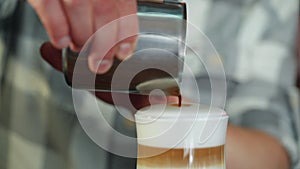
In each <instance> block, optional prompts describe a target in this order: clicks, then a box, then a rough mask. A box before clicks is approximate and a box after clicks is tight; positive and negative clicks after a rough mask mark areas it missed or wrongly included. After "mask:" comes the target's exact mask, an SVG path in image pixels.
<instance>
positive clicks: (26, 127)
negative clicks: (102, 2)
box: [0, 0, 300, 169]
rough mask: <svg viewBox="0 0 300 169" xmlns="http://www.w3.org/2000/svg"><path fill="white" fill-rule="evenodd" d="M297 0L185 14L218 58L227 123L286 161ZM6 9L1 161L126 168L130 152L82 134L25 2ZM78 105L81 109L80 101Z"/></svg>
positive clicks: (294, 105)
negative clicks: (273, 144)
mask: <svg viewBox="0 0 300 169" xmlns="http://www.w3.org/2000/svg"><path fill="white" fill-rule="evenodd" d="M0 2H1V3H0V4H4V2H6V5H7V6H14V5H13V4H11V5H8V4H9V3H14V2H15V1H11V0H7V1H5V0H0ZM298 3H299V2H298V1H297V0H291V1H289V3H287V2H285V1H277V0H261V1H256V0H245V1H240V0H227V1H223V0H211V1H209V0H203V1H202V0H201V1H198V0H188V7H189V8H190V9H189V12H190V13H189V18H190V19H191V22H192V23H193V24H195V25H197V26H198V27H199V28H201V29H202V30H203V31H204V32H205V33H206V35H207V36H208V37H209V39H210V40H211V41H212V43H213V44H214V45H215V47H216V49H217V51H218V52H219V54H220V56H221V57H222V60H223V64H224V66H225V70H226V75H227V79H228V83H227V85H228V86H227V88H228V91H227V92H228V100H227V105H226V111H227V112H228V113H229V114H230V119H231V123H235V124H238V125H241V126H245V127H251V128H257V129H259V130H262V131H265V132H268V133H270V134H272V135H273V136H275V137H276V138H278V140H279V141H280V142H281V143H282V144H283V146H284V147H285V148H286V149H287V151H288V152H289V155H290V158H291V160H292V165H293V168H295V169H298V168H300V166H299V158H300V157H299V147H300V143H299V131H300V130H299V129H300V127H299V125H300V123H299V119H300V118H299V107H298V106H299V98H298V97H299V96H298V92H299V91H297V89H295V87H294V84H295V78H294V77H295V73H294V72H295V60H294V59H295V57H294V51H295V37H296V25H297V16H298V13H297V12H298V6H299V4H298ZM0 9H2V8H1V7H0ZM15 11H16V12H15V13H14V14H13V15H11V16H10V17H8V18H6V19H2V20H1V21H0V23H1V24H0V27H1V40H0V54H1V55H0V65H1V66H0V76H1V86H0V87H1V93H0V94H1V97H0V101H1V102H0V108H1V109H0V169H18V168H20V169H26V168H28V169H47V168H51V169H52V168H57V169H59V168H62V169H66V168H72V169H75V168H88V169H93V168H97V169H102V168H103V169H104V168H109V169H112V168H123V169H124V168H134V167H135V161H134V159H127V158H122V157H119V156H114V155H112V154H109V153H107V152H106V151H105V150H103V149H101V148H100V147H98V146H97V145H96V144H95V143H93V141H92V140H91V139H90V138H89V137H88V136H87V135H86V134H85V132H84V131H83V129H82V128H81V126H80V124H79V122H78V119H77V117H76V115H75V113H74V108H73V103H72V94H71V90H70V88H68V87H67V86H66V84H65V82H64V78H63V76H62V74H60V73H59V72H57V71H55V70H53V69H52V68H51V67H50V66H49V65H47V64H46V63H45V62H44V61H43V60H42V59H41V58H40V56H39V46H40V45H41V43H42V42H43V41H45V40H47V39H48V38H47V36H46V33H45V31H44V29H43V28H42V25H41V23H40V22H39V20H38V18H37V16H36V15H35V13H34V12H33V10H32V9H31V8H30V7H29V5H28V4H25V3H19V4H18V6H17V9H16V10H15ZM5 15H7V13H5ZM0 18H1V17H0ZM195 38H196V37H195ZM194 45H195V47H197V44H194ZM187 63H188V64H189V65H190V66H191V68H192V69H193V71H194V72H196V74H197V77H198V83H199V84H201V85H199V86H201V87H200V92H203V93H207V90H208V88H206V87H205V86H209V82H208V81H207V78H206V74H205V72H203V70H204V69H203V68H202V67H201V66H200V65H201V63H198V62H197V59H195V58H193V56H189V57H187ZM205 84H208V85H205ZM202 86H203V87H202ZM82 99H83V100H84V98H82ZM209 99H210V97H209V96H208V97H207V98H206V100H207V101H209ZM203 102H205V97H204V99H203ZM99 105H100V106H101V107H103V108H104V109H105V110H106V112H105V113H107V114H109V115H114V116H110V117H112V118H109V119H110V120H109V121H110V123H111V124H116V125H114V126H115V128H116V129H117V130H118V131H120V132H123V133H127V134H128V135H134V133H135V131H134V129H133V127H132V126H134V125H129V123H128V122H126V121H125V119H124V118H121V117H120V116H118V113H115V110H114V108H112V107H111V106H109V105H106V104H104V103H102V102H101V101H99ZM82 109H84V110H86V111H89V109H90V108H89V104H88V103H85V104H82ZM107 139H108V140H111V138H107Z"/></svg>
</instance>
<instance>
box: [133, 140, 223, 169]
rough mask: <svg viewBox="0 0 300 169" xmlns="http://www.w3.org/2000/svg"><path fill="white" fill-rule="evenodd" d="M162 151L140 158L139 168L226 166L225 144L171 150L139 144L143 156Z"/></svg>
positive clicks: (166, 168)
mask: <svg viewBox="0 0 300 169" xmlns="http://www.w3.org/2000/svg"><path fill="white" fill-rule="evenodd" d="M161 151H164V153H161V154H158V155H156V156H152V157H147V158H139V159H138V162H137V168H139V169H144V168H164V169H168V168H207V169H211V168H218V169H223V168H225V158H224V145H221V146H217V147H210V148H195V149H170V150H164V149H163V148H157V147H149V146H144V145H139V146H138V154H139V155H141V156H147V155H148V154H149V153H150V154H157V153H156V152H161Z"/></svg>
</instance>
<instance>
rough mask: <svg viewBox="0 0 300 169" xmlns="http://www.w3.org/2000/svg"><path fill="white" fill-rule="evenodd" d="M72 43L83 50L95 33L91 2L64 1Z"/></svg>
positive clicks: (85, 0) (82, 0)
mask: <svg viewBox="0 0 300 169" xmlns="http://www.w3.org/2000/svg"><path fill="white" fill-rule="evenodd" d="M62 3H63V5H64V10H65V12H66V14H67V18H68V23H69V25H70V34H71V38H72V43H73V44H74V45H75V47H76V48H81V47H82V46H83V45H84V44H85V42H86V41H87V39H88V38H89V37H90V36H91V35H92V33H93V17H92V14H93V9H92V8H93V7H92V3H91V1H90V0H63V1H62ZM73 50H76V49H73Z"/></svg>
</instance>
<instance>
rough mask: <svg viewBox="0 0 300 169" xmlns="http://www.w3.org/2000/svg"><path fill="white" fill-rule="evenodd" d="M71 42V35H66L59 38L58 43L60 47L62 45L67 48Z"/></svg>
mask: <svg viewBox="0 0 300 169" xmlns="http://www.w3.org/2000/svg"><path fill="white" fill-rule="evenodd" d="M70 42H71V39H70V37H68V36H65V37H63V38H60V39H59V40H58V45H59V46H60V47H62V48H66V47H68V46H69V44H70Z"/></svg>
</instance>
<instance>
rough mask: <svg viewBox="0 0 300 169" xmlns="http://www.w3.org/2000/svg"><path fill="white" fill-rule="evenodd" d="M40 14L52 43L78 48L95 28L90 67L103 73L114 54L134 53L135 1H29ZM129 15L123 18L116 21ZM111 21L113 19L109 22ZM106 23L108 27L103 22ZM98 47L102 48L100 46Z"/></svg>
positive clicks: (118, 55)
mask: <svg viewBox="0 0 300 169" xmlns="http://www.w3.org/2000/svg"><path fill="white" fill-rule="evenodd" d="M28 2H29V3H30V4H31V5H32V7H33V8H34V9H35V11H36V12H37V14H38V16H39V17H40V19H41V21H42V23H43V25H44V27H45V29H46V31H47V33H48V35H49V37H50V40H51V43H52V45H53V46H54V47H55V48H57V49H62V48H66V47H70V48H71V49H72V50H74V51H79V50H80V49H81V47H82V46H83V45H84V44H85V43H86V41H87V40H88V39H89V38H90V37H91V35H92V34H93V33H95V32H96V31H97V30H98V29H102V33H101V34H100V35H99V38H98V37H97V38H96V40H95V43H93V44H95V47H94V51H93V53H94V54H91V55H90V57H89V58H88V64H89V68H90V69H91V71H92V72H95V73H100V74H101V73H105V72H106V71H108V70H109V69H110V67H111V65H112V63H113V57H114V56H116V57H117V58H118V59H120V60H123V59H126V58H127V57H128V56H130V54H131V53H132V52H133V50H134V48H135V44H136V36H132V35H136V34H137V32H138V24H137V22H138V19H137V16H136V15H131V14H136V11H137V8H136V0H28ZM127 15H131V17H129V18H128V19H126V20H121V21H115V20H117V19H119V18H121V17H123V16H127ZM112 21H113V22H112ZM108 23H111V24H109V27H105V25H107V24H108ZM99 46H101V47H99Z"/></svg>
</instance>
